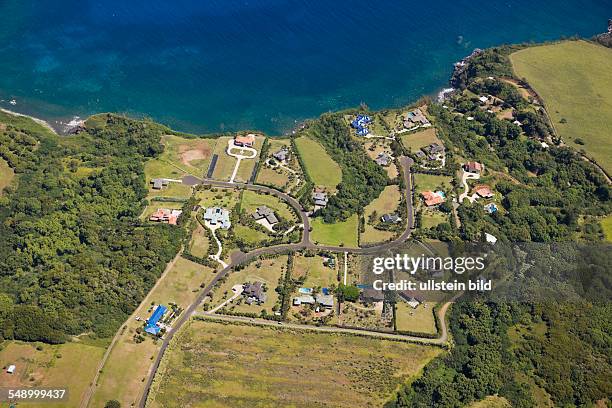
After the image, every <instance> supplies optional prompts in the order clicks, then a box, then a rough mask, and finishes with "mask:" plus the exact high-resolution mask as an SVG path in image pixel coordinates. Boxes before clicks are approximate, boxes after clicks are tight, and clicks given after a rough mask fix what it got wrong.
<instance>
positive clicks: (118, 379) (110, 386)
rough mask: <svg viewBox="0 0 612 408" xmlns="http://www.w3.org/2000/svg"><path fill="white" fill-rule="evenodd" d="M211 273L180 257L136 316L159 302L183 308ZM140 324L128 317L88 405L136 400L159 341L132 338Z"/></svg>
mask: <svg viewBox="0 0 612 408" xmlns="http://www.w3.org/2000/svg"><path fill="white" fill-rule="evenodd" d="M213 276H214V275H213V274H212V269H210V268H208V267H205V266H202V265H199V264H197V263H195V262H191V261H188V260H186V259H184V258H180V257H179V258H178V259H177V261H176V263H175V264H174V266H173V267H172V268H171V269H170V270H168V271H167V273H166V274H164V275H163V276H162V277H161V278H160V279H161V281H160V282H159V285H158V286H157V287H156V288H155V289H153V290H152V291H151V292H150V293H149V294H148V295H147V297H145V299H144V300H143V301H142V302H141V303H140V305H139V306H138V309H137V310H136V312H135V315H136V316H139V317H140V318H142V319H146V318H148V317H149V315H150V313H151V310H150V308H151V305H152V304H159V303H163V304H165V305H166V306H168V303H169V302H174V303H176V304H178V305H179V306H180V307H182V308H186V307H187V306H189V304H190V303H191V302H192V301H193V299H195V297H196V296H197V294H198V292H199V290H200V285H201V284H206V283H208V282H210V281H211V280H212V278H213ZM143 324H144V321H143V320H141V321H136V319H130V320H129V321H128V322H126V323H125V324H124V325H123V326H122V329H121V330H122V332H121V335H120V337H119V339H118V340H117V342H116V343H115V345H114V347H113V349H112V351H111V353H110V355H109V357H108V360H107V361H106V364H105V365H104V367H103V369H102V374H101V375H100V378H99V379H98V385H97V387H96V390H95V392H94V395H93V398H92V401H91V404H90V406H92V407H103V406H104V404H105V403H106V401H108V400H112V399H116V400H118V401H119V402H120V403H121V406H124V407H130V406H133V404H136V403H137V402H138V400H139V398H140V395H141V393H142V392H143V388H144V380H145V379H146V376H147V373H148V371H149V369H150V367H151V364H152V362H153V361H152V359H153V358H154V356H155V355H156V354H157V353H158V351H159V347H160V342H159V341H157V342H154V340H153V338H152V337H150V336H148V335H147V336H146V338H145V340H144V341H143V342H142V343H137V342H136V341H135V340H134V336H135V335H136V329H137V328H138V327H142V326H143ZM92 378H93V377H92Z"/></svg>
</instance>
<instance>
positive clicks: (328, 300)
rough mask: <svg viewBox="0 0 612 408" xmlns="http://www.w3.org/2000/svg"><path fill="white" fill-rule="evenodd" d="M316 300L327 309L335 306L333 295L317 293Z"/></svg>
mask: <svg viewBox="0 0 612 408" xmlns="http://www.w3.org/2000/svg"><path fill="white" fill-rule="evenodd" d="M315 300H316V302H317V303H318V304H319V305H320V306H322V307H324V308H325V309H331V308H332V307H334V296H333V295H323V294H317V295H316V296H315Z"/></svg>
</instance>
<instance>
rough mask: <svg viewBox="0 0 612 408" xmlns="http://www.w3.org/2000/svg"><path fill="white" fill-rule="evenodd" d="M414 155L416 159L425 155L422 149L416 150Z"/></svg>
mask: <svg viewBox="0 0 612 408" xmlns="http://www.w3.org/2000/svg"><path fill="white" fill-rule="evenodd" d="M414 155H415V156H416V157H417V159H424V158H425V157H426V155H425V152H423V151H422V150H419V151H417V152H416V153H415V154H414Z"/></svg>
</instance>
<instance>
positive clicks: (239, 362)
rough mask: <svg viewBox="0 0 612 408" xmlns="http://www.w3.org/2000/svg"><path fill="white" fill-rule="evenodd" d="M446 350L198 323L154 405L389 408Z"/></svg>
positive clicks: (159, 384) (174, 347) (177, 348)
mask: <svg viewBox="0 0 612 408" xmlns="http://www.w3.org/2000/svg"><path fill="white" fill-rule="evenodd" d="M440 352H441V350H440V349H438V348H435V347H428V346H421V345H415V344H409V343H401V342H392V341H387V340H381V339H368V338H364V337H358V336H342V335H333V334H331V335H330V334H325V333H316V332H311V331H297V330H290V329H289V330H283V329H282V328H266V327H258V326H250V325H236V324H223V323H216V322H209V321H199V320H194V321H191V322H190V323H189V325H188V326H187V327H186V328H185V329H184V330H182V331H181V332H180V333H178V334H177V335H176V336H175V337H174V339H173V341H172V343H171V345H170V347H169V349H168V351H167V354H166V356H165V357H164V360H163V362H162V366H161V371H160V373H159V377H158V379H157V381H156V383H155V385H154V388H153V390H152V393H151V395H150V397H149V399H148V401H147V402H148V404H147V406H151V407H173V406H176V407H179V406H180V407H182V406H189V405H190V404H192V403H194V402H195V401H198V404H199V405H200V406H202V407H215V406H220V405H223V406H270V407H272V406H295V407H312V406H334V407H355V406H382V405H383V404H384V403H385V401H387V400H388V399H389V398H391V396H392V394H393V392H394V391H395V390H396V388H397V387H398V386H399V385H400V384H403V383H404V382H406V381H408V380H409V379H412V378H414V377H415V376H416V375H417V374H418V372H419V370H420V369H421V368H422V367H423V365H425V364H426V363H427V362H428V361H429V360H430V359H431V358H433V357H435V356H436V355H438V354H439V353H440ZM296 367H299V368H298V369H296ZM296 384H299V386H296Z"/></svg>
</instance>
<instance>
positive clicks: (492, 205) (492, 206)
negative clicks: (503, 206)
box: [484, 203, 497, 214]
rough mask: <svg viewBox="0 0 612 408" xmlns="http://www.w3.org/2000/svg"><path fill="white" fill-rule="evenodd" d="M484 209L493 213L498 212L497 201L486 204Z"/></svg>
mask: <svg viewBox="0 0 612 408" xmlns="http://www.w3.org/2000/svg"><path fill="white" fill-rule="evenodd" d="M484 209H485V211H486V212H488V213H489V214H493V213H495V212H497V205H495V203H489V204H487V205H485V206H484Z"/></svg>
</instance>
